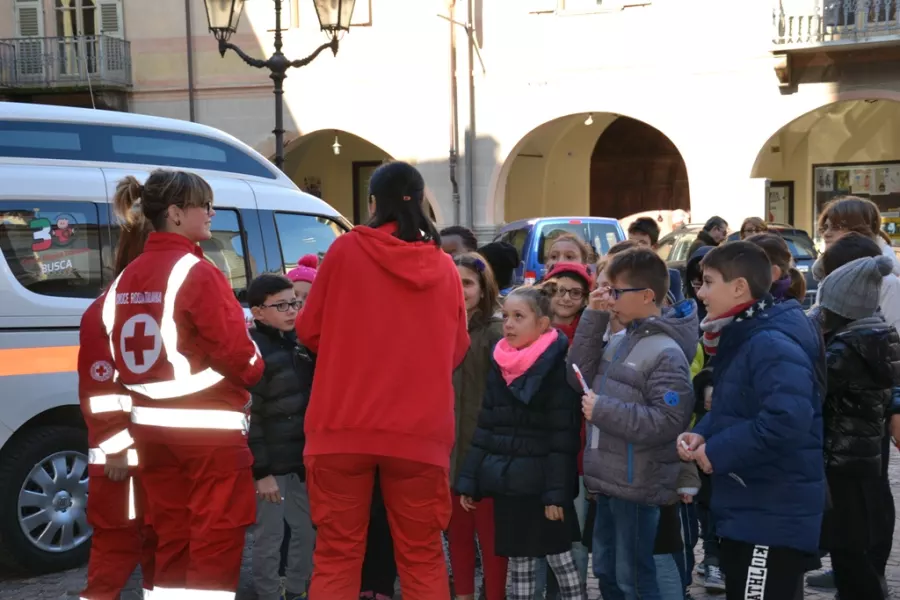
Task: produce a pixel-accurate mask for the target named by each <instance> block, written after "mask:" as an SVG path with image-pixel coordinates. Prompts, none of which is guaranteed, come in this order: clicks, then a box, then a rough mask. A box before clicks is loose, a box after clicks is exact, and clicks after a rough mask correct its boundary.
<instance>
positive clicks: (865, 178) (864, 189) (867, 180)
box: [850, 169, 872, 194]
mask: <svg viewBox="0 0 900 600" xmlns="http://www.w3.org/2000/svg"><path fill="white" fill-rule="evenodd" d="M850 191H851V192H853V193H854V194H871V193H872V169H853V177H852V179H851V182H850Z"/></svg>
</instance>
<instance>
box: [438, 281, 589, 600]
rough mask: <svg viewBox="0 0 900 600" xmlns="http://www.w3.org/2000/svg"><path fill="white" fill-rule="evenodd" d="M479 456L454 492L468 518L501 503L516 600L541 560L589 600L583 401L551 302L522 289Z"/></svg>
mask: <svg viewBox="0 0 900 600" xmlns="http://www.w3.org/2000/svg"><path fill="white" fill-rule="evenodd" d="M503 318H504V325H503V334H504V339H502V340H500V342H499V343H498V344H497V346H496V348H495V349H494V353H493V360H492V361H491V368H490V370H489V372H488V380H487V388H486V391H485V397H484V402H483V404H482V409H481V414H480V415H479V418H478V428H477V429H476V431H475V436H474V438H473V440H472V448H471V450H470V451H469V454H468V455H467V457H466V461H465V463H464V465H463V468H462V470H461V472H460V474H459V477H458V480H457V482H456V491H457V492H458V493H459V494H460V495H461V496H462V497H461V498H460V502H461V504H462V506H463V508H465V509H466V510H474V509H475V504H474V502H475V500H478V499H480V498H483V497H492V498H493V499H494V523H495V538H496V552H497V554H498V555H500V556H507V557H509V559H510V560H509V571H510V573H511V579H512V594H511V595H510V600H531V598H532V596H533V595H534V588H535V567H536V562H537V561H536V559H537V558H540V557H547V562H548V563H549V564H550V566H551V568H552V569H553V572H554V573H555V574H556V578H557V580H558V581H559V587H560V592H561V597H562V598H563V599H565V600H570V599H571V600H581V599H583V598H584V592H583V591H582V584H581V578H580V576H579V573H578V568H577V566H576V564H575V559H574V557H573V555H572V542H573V541H576V540H578V539H580V534H579V531H578V517H577V514H576V512H575V505H574V499H575V497H576V496H577V495H578V472H577V464H576V459H577V456H578V450H579V446H580V435H579V434H580V427H581V411H580V408H581V406H580V404H581V403H580V397H579V394H578V393H577V392H576V391H575V390H573V389H572V388H570V387H569V386H568V385H567V384H566V353H567V351H568V341H567V339H566V337H565V335H563V334H561V333H559V332H558V331H556V330H555V329H552V328H551V327H550V296H549V294H548V293H547V292H546V291H543V290H541V289H540V288H539V287H523V288H517V289H516V290H514V291H513V292H512V293H510V295H509V296H507V297H506V300H505V301H504V303H503Z"/></svg>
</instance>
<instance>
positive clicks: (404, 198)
mask: <svg viewBox="0 0 900 600" xmlns="http://www.w3.org/2000/svg"><path fill="white" fill-rule="evenodd" d="M400 197H401V198H402V199H403V201H404V202H409V201H410V200H412V196H400Z"/></svg>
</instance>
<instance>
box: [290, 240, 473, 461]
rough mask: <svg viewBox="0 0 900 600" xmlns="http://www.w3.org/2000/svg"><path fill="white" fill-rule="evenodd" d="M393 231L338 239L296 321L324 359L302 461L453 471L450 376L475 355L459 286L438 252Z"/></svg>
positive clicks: (309, 414)
mask: <svg viewBox="0 0 900 600" xmlns="http://www.w3.org/2000/svg"><path fill="white" fill-rule="evenodd" d="M395 230H396V226H394V225H386V226H383V227H381V228H379V229H372V228H370V227H356V228H355V229H354V230H353V231H351V232H349V233H347V234H346V235H342V236H341V237H339V238H338V239H337V240H335V242H334V244H333V245H332V246H331V248H329V250H328V254H327V256H326V257H325V260H324V261H322V265H321V267H320V268H319V271H318V273H317V274H316V281H315V283H313V286H312V289H311V290H310V293H309V297H308V298H307V299H306V304H305V305H304V307H303V311H302V312H301V314H300V317H299V318H298V320H297V333H298V334H299V337H300V340H301V341H302V342H303V344H304V345H305V346H306V347H307V348H309V349H310V350H311V351H313V352H316V353H317V354H318V356H317V359H316V376H315V378H314V379H313V387H312V396H311V398H310V403H309V408H308V409H307V412H306V426H305V429H306V450H305V454H307V455H316V454H342V453H348V454H369V455H380V456H393V457H397V458H404V459H408V460H415V461H420V462H424V463H428V464H433V465H438V466H442V467H444V468H449V465H450V451H451V450H452V448H453V438H454V432H455V421H454V416H453V412H454V395H453V380H452V376H453V369H455V368H456V366H457V365H459V363H460V362H462V359H463V358H464V357H465V354H466V351H467V350H468V348H469V333H468V319H467V318H466V307H465V302H464V301H463V291H462V284H461V282H460V278H459V272H458V271H457V269H456V266H454V264H453V261H452V260H451V259H450V257H449V256H448V255H447V254H445V253H444V252H443V251H442V250H441V249H440V248H438V247H436V246H435V245H434V244H433V243H431V242H415V243H407V242H403V241H400V240H398V239H397V238H395V237H394V236H393V235H392V233H393V232H394V231H395Z"/></svg>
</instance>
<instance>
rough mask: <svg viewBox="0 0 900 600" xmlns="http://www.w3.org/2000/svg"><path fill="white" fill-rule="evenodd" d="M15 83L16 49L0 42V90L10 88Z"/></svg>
mask: <svg viewBox="0 0 900 600" xmlns="http://www.w3.org/2000/svg"><path fill="white" fill-rule="evenodd" d="M15 81H16V47H15V46H13V45H12V44H8V43H6V42H0V88H5V87H11V86H12V85H13V83H15Z"/></svg>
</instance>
